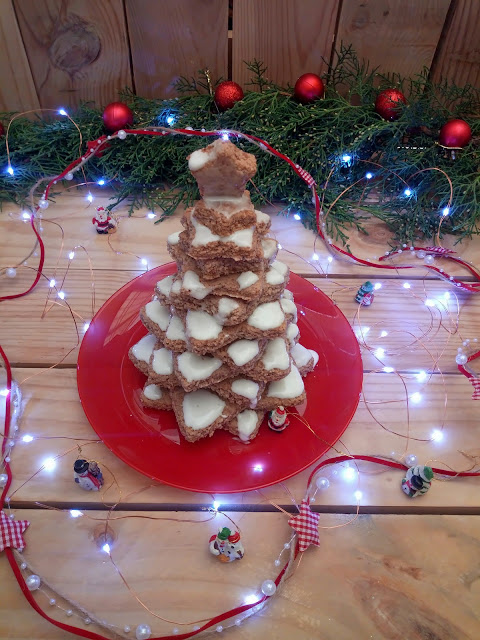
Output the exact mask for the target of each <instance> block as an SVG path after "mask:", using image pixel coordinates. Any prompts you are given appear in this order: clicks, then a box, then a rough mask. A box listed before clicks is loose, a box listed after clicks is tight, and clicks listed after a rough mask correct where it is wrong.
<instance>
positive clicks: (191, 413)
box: [183, 389, 225, 430]
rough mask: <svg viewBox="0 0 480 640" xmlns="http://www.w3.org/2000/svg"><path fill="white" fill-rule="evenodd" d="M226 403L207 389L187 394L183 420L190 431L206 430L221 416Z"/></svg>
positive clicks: (184, 402)
mask: <svg viewBox="0 0 480 640" xmlns="http://www.w3.org/2000/svg"><path fill="white" fill-rule="evenodd" d="M224 409H225V402H224V401H223V400H222V399H221V398H219V397H218V396H217V395H216V394H214V393H212V392H211V391H206V390H205V389H200V390H199V391H192V393H186V394H185V396H184V398H183V420H184V422H185V424H186V426H187V427H190V429H195V430H198V429H205V428H206V427H208V426H210V425H211V424H212V423H213V422H215V420H217V419H218V418H219V417H220V416H221V415H222V411H223V410H224Z"/></svg>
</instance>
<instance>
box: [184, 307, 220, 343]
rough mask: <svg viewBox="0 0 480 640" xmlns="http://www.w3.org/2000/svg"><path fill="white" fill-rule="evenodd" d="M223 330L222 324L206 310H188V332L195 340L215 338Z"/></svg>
mask: <svg viewBox="0 0 480 640" xmlns="http://www.w3.org/2000/svg"><path fill="white" fill-rule="evenodd" d="M221 331H222V325H221V324H220V323H219V322H218V321H217V320H216V319H215V318H214V317H213V316H211V315H210V314H209V313H207V312H206V311H188V312H187V334H188V335H189V336H190V338H195V340H214V339H215V338H218V336H219V334H220V332H221Z"/></svg>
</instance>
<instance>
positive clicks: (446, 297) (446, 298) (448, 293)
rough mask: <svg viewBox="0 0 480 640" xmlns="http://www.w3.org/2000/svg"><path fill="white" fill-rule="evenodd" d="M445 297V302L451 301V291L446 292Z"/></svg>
mask: <svg viewBox="0 0 480 640" xmlns="http://www.w3.org/2000/svg"><path fill="white" fill-rule="evenodd" d="M443 297H444V298H445V300H450V291H445V293H444V294H443Z"/></svg>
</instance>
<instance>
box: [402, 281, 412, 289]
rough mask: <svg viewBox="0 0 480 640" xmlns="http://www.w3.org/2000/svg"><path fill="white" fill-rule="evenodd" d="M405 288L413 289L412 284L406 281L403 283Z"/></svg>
mask: <svg viewBox="0 0 480 640" xmlns="http://www.w3.org/2000/svg"><path fill="white" fill-rule="evenodd" d="M403 288H404V289H411V288H412V285H411V284H410V283H409V282H404V283H403Z"/></svg>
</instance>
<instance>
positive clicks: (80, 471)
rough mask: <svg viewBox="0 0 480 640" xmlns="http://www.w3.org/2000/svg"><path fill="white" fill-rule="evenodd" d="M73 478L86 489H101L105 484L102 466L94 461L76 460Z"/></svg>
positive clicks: (81, 487)
mask: <svg viewBox="0 0 480 640" xmlns="http://www.w3.org/2000/svg"><path fill="white" fill-rule="evenodd" d="M73 478H74V480H75V482H76V484H78V486H79V487H80V489H83V490H84V491H99V490H100V488H101V487H102V486H103V475H102V472H101V471H100V467H99V466H98V464H97V463H96V462H94V461H92V462H88V461H87V460H82V459H80V460H75V464H74V465H73Z"/></svg>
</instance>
